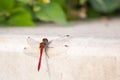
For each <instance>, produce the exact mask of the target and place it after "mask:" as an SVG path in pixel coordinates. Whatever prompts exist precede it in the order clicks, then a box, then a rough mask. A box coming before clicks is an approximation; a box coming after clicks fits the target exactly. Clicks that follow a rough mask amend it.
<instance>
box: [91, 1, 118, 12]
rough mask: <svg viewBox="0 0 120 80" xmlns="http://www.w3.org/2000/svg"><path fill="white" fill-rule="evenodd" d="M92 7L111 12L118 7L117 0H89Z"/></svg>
mask: <svg viewBox="0 0 120 80" xmlns="http://www.w3.org/2000/svg"><path fill="white" fill-rule="evenodd" d="M89 2H90V3H91V5H92V6H93V8H94V9H96V10H97V11H100V12H105V13H108V12H113V11H115V10H116V9H117V8H118V5H119V4H118V1H117V0H89Z"/></svg>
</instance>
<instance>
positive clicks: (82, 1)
mask: <svg viewBox="0 0 120 80" xmlns="http://www.w3.org/2000/svg"><path fill="white" fill-rule="evenodd" d="M79 2H80V4H81V5H84V4H85V3H86V2H87V0H79Z"/></svg>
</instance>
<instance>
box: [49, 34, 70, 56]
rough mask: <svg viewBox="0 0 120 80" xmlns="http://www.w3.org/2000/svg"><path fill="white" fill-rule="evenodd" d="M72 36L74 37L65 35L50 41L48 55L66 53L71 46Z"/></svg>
mask: <svg viewBox="0 0 120 80" xmlns="http://www.w3.org/2000/svg"><path fill="white" fill-rule="evenodd" d="M71 38H72V37H67V36H65V37H61V38H57V39H54V40H52V41H50V44H49V45H48V47H49V49H48V55H49V56H50V57H51V56H56V55H60V54H64V53H66V51H67V50H68V47H69V40H71Z"/></svg>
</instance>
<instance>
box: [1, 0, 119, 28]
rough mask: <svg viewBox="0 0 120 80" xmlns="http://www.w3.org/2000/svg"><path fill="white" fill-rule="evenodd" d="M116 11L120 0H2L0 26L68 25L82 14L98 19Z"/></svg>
mask: <svg viewBox="0 0 120 80" xmlns="http://www.w3.org/2000/svg"><path fill="white" fill-rule="evenodd" d="M83 7H84V10H82V9H83ZM76 10H77V11H76ZM85 10H86V11H85ZM116 10H117V11H118V12H119V10H120V0H9V1H8V0H0V25H5V26H34V25H35V22H36V21H44V22H55V23H58V24H62V25H67V24H68V21H69V20H76V19H80V18H79V14H80V13H82V14H83V13H84V15H87V18H97V17H100V16H102V14H105V15H109V16H110V14H111V13H112V15H114V14H115V12H116ZM82 11H83V12H82ZM67 20H68V21H67Z"/></svg>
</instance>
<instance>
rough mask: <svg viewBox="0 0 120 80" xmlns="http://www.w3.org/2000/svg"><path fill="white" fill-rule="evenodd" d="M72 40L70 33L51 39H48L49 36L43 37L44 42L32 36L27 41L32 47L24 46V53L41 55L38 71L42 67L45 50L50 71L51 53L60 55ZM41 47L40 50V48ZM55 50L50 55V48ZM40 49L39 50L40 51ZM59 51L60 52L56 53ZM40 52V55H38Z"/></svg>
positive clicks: (35, 55)
mask: <svg viewBox="0 0 120 80" xmlns="http://www.w3.org/2000/svg"><path fill="white" fill-rule="evenodd" d="M69 40H70V37H69V35H66V36H64V37H62V38H58V39H54V40H51V41H48V39H47V38H43V39H42V42H39V41H36V40H34V39H32V38H30V37H28V38H27V43H28V44H29V45H30V47H26V48H24V53H25V54H27V55H30V56H34V57H38V56H39V62H38V71H39V70H40V67H41V60H42V55H43V50H44V52H45V54H46V57H45V58H46V63H47V69H48V72H49V65H48V58H49V57H51V55H59V53H60V54H61V53H63V51H65V50H66V48H67V47H68V44H67V42H68V41H69ZM58 47H62V50H60V49H59V48H58ZM38 49H39V50H38ZM48 49H49V50H51V51H54V50H56V51H54V52H52V53H53V54H52V53H51V54H49V55H48V53H47V52H48V51H49V50H48ZM38 51H39V52H38ZM56 52H58V54H56ZM38 53H40V55H38Z"/></svg>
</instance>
